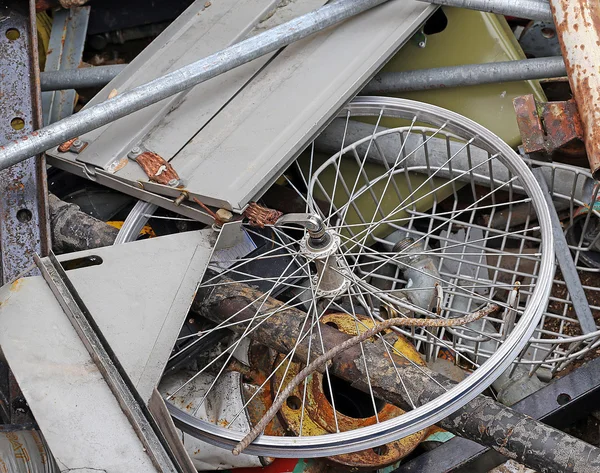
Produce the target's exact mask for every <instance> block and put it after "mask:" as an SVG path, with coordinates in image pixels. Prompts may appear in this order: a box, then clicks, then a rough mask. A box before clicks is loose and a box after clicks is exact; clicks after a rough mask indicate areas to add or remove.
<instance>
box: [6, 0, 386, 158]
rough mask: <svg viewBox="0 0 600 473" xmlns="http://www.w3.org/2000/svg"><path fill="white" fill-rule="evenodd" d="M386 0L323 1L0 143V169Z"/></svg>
mask: <svg viewBox="0 0 600 473" xmlns="http://www.w3.org/2000/svg"><path fill="white" fill-rule="evenodd" d="M386 1H387V0H339V1H337V2H333V3H330V4H327V5H325V6H323V7H321V8H319V9H317V10H315V11H313V12H310V13H307V14H306V15H302V16H299V17H298V18H295V19H293V20H291V21H288V22H286V23H283V24H281V25H279V26H277V27H275V28H271V29H270V30H268V31H265V32H264V33H261V34H258V35H256V36H253V37H251V38H248V39H246V40H244V41H241V42H239V43H237V44H234V45H232V46H229V47H227V48H225V49H223V50H221V51H219V52H217V53H215V54H212V55H210V56H208V57H206V58H204V59H200V60H199V61H196V62H194V63H192V64H190V65H188V66H184V67H182V68H181V69H178V70H176V71H173V72H171V73H169V74H166V75H165V76H163V77H159V78H158V79H155V80H153V81H150V82H148V83H146V84H143V85H141V86H138V87H135V88H133V89H131V90H128V91H126V92H123V93H121V94H119V95H117V96H116V97H114V98H112V99H109V100H107V101H106V102H102V103H100V104H98V105H95V106H93V107H90V108H88V109H85V110H82V111H81V112H79V113H76V114H75V115H72V116H70V117H68V118H65V119H64V120H60V121H58V122H56V123H53V124H52V125H49V126H47V127H44V128H42V129H40V130H38V131H35V132H33V133H31V134H29V135H27V136H24V137H22V138H20V139H19V140H14V141H12V142H10V143H7V144H5V145H4V146H0V169H6V168H7V167H9V166H12V165H13V164H16V163H18V162H20V161H23V160H24V159H27V158H28V157H30V156H34V155H36V154H38V153H41V152H43V151H46V150H48V149H50V148H52V147H53V146H57V145H59V144H60V143H62V142H64V141H66V140H68V139H71V138H73V137H76V136H79V135H81V134H83V133H86V132H88V131H91V130H94V129H96V128H99V127H101V126H103V125H106V124H108V123H110V122H113V121H115V120H117V119H118V118H121V117H124V116H126V115H129V114H130V113H133V112H135V111H137V110H140V109H142V108H144V107H147V106H148V105H150V104H153V103H156V102H160V101H161V100H163V99H165V98H167V97H170V96H172V95H175V94H177V93H179V92H183V91H184V90H187V89H189V88H191V87H193V86H195V85H198V84H200V83H202V82H205V81H207V80H209V79H212V78H213V77H216V76H218V75H220V74H223V73H225V72H227V71H230V70H231V69H234V68H236V67H238V66H241V65H242V64H246V63H248V62H250V61H252V60H253V59H256V58H258V57H261V56H264V55H265V54H268V53H270V52H273V51H276V50H277V49H279V48H282V47H283V46H287V45H288V44H291V43H293V42H295V41H299V40H301V39H303V38H306V37H307V36H310V35H311V34H313V33H316V32H318V31H321V30H323V29H325V28H327V27H329V26H332V25H334V24H336V23H339V22H341V21H343V20H346V19H348V18H350V17H352V16H355V15H357V14H359V13H362V12H364V11H366V10H369V9H370V8H373V7H375V6H377V5H380V4H382V3H385V2H386Z"/></svg>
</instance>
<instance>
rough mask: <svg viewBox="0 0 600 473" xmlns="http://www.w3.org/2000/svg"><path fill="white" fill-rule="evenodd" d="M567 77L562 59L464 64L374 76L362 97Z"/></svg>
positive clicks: (558, 57)
mask: <svg viewBox="0 0 600 473" xmlns="http://www.w3.org/2000/svg"><path fill="white" fill-rule="evenodd" d="M566 75H567V69H566V68H565V63H564V61H563V58H562V57H560V56H556V57H544V58H537V59H523V60H520V61H502V62H492V63H487V64H465V65H462V66H449V67H435V68H432V69H421V70H416V71H406V72H385V73H382V74H379V75H377V76H375V77H374V78H373V80H371V82H369V83H368V84H367V85H366V86H365V88H364V89H363V90H362V92H361V95H385V94H397V93H400V92H413V91H417V90H430V89H441V88H448V87H464V86H468V85H481V84H496V83H499V82H514V81H521V80H534V79H550V78H553V77H564V76H566Z"/></svg>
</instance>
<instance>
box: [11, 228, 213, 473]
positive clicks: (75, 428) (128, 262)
mask: <svg viewBox="0 0 600 473" xmlns="http://www.w3.org/2000/svg"><path fill="white" fill-rule="evenodd" d="M213 246H214V231H213V230H212V229H207V230H201V231H193V232H185V233H179V234H175V235H168V236H164V237H161V238H155V239H149V240H144V241H140V242H135V243H131V244H129V245H126V246H123V245H119V246H109V247H104V248H96V249H93V250H86V251H81V252H78V253H70V254H68V255H61V256H60V257H59V258H58V259H59V260H60V262H61V263H60V264H61V265H62V266H63V267H64V268H65V271H67V275H68V278H69V280H70V281H71V283H72V284H73V286H74V287H75V290H76V291H77V293H78V294H79V296H80V298H81V299H82V300H83V301H84V302H85V306H86V307H87V308H88V309H89V310H90V312H91V313H92V315H93V320H94V323H95V325H96V326H97V327H98V328H99V331H100V333H101V334H102V336H100V338H101V339H102V337H104V339H106V341H107V342H108V343H109V344H110V350H109V352H110V351H112V352H113V353H114V355H115V357H116V358H117V359H118V361H119V362H120V364H121V366H122V367H123V369H124V370H125V372H126V374H127V376H128V377H129V379H130V380H131V382H132V383H133V386H134V388H135V391H137V393H138V394H139V398H137V399H140V398H141V401H142V402H143V403H147V405H148V409H149V411H150V413H151V414H152V416H153V417H154V418H155V421H156V422H157V424H158V426H159V427H160V428H161V430H162V431H163V433H164V434H165V437H166V438H165V440H166V442H167V444H168V445H169V447H170V448H171V450H172V451H173V452H174V456H175V458H177V462H178V464H179V465H180V466H182V469H183V470H184V471H186V472H189V471H192V470H193V469H192V470H190V468H187V469H186V468H184V466H185V464H186V458H187V457H186V455H185V454H184V453H185V452H181V450H182V449H181V448H180V446H179V453H178V452H177V447H178V445H177V442H175V440H177V441H179V440H178V439H177V434H176V433H175V432H174V428H173V426H172V424H171V426H170V428H169V425H168V424H170V420H169V418H168V415H167V414H166V412H167V411H166V407H165V406H164V403H163V402H162V399H161V398H160V396H158V398H157V392H156V389H155V387H156V385H157V384H158V382H159V380H160V377H161V374H162V372H163V370H164V367H165V364H166V362H167V358H168V356H169V353H170V352H171V350H172V347H173V344H174V343H175V341H176V339H177V336H178V335H179V331H180V329H181V326H182V324H183V321H184V320H185V318H186V316H187V314H188V311H189V307H190V304H191V302H192V300H193V296H194V293H195V291H196V288H197V285H198V282H199V281H200V279H201V278H202V274H204V270H205V268H206V265H207V263H208V261H209V257H210V254H211V253H212V251H213ZM131 268H136V271H137V272H134V273H131V271H130V270H131ZM139 274H144V278H140V277H139ZM115 275H118V276H115ZM148 280H151V281H152V282H153V284H152V285H148V284H147V281H148ZM0 298H1V299H2V304H0V326H1V327H2V328H1V329H0V344H1V345H2V349H3V354H4V355H5V358H6V361H7V362H8V363H9V364H10V367H11V369H12V370H13V371H14V373H15V376H16V378H17V379H18V380H19V383H21V385H22V387H23V393H24V396H25V398H26V399H27V402H28V405H29V406H30V408H31V411H32V412H33V414H34V415H35V416H36V420H37V423H38V425H39V428H40V429H41V430H42V431H43V432H44V436H45V438H46V440H47V441H48V444H49V446H50V448H51V450H52V453H53V455H54V457H55V458H56V461H57V463H58V464H59V465H61V468H63V469H69V468H70V469H77V468H78V467H87V468H90V469H94V468H96V469H98V468H103V469H110V468H113V467H116V466H120V467H121V468H126V469H128V471H155V468H156V467H154V466H153V464H152V462H151V460H150V457H149V456H148V455H147V454H146V453H145V451H144V446H143V444H142V443H141V441H140V439H139V437H138V435H137V434H136V432H135V431H134V429H133V427H132V426H131V423H130V421H129V419H128V418H127V417H126V416H125V414H124V412H123V410H122V408H121V406H120V405H119V404H118V402H117V399H116V397H115V395H114V394H113V393H112V391H111V389H110V388H109V386H108V384H107V380H105V379H104V378H103V376H102V375H101V372H100V371H99V369H98V368H97V367H96V365H95V362H94V360H93V358H92V357H91V356H90V354H89V352H88V350H87V349H86V346H85V345H84V343H83V341H82V340H81V339H80V337H79V336H78V334H77V332H76V331H75V329H74V328H73V326H72V324H71V322H70V321H69V319H68V316H67V314H65V311H64V310H63V308H62V307H61V305H60V304H59V301H58V300H57V298H56V297H55V295H54V294H53V293H52V291H51V289H50V286H49V285H48V284H47V283H46V281H45V280H44V279H43V278H42V277H40V276H37V277H24V278H21V279H19V280H17V281H16V282H15V283H14V284H12V285H5V286H3V287H2V288H0ZM40 313H44V317H43V318H42V319H40V318H39V314H40ZM125 314H126V316H124V315H125ZM123 324H126V325H125V326H124V325H123ZM23 325H25V326H27V327H28V328H29V329H28V330H27V331H23V330H22V326H23ZM132 334H134V336H133V337H132ZM41 353H43V355H41ZM40 359H43V360H44V362H43V363H40ZM49 373H51V374H52V376H49ZM40 383H41V384H40ZM140 409H141V408H140ZM123 449H126V450H127V451H128V455H127V456H125V457H123V456H122V455H121V453H120V452H122V451H123ZM189 463H190V462H189V458H187V464H188V466H189Z"/></svg>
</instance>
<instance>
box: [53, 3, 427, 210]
mask: <svg viewBox="0 0 600 473" xmlns="http://www.w3.org/2000/svg"><path fill="white" fill-rule="evenodd" d="M229 1H233V0H229ZM239 1H242V0H239ZM283 3H284V4H286V2H283ZM319 3H322V0H310V2H299V1H297V2H293V1H292V2H287V5H288V6H287V7H286V8H279V9H277V10H276V11H275V14H274V15H273V18H272V19H269V20H267V21H265V22H263V23H261V24H259V25H258V26H257V29H256V31H258V30H260V28H266V27H269V26H271V25H270V24H269V22H275V23H277V24H279V23H281V22H283V21H285V20H286V19H288V18H286V15H288V16H289V15H290V14H291V13H290V12H294V13H302V12H303V11H302V10H299V8H306V9H307V10H310V8H308V6H310V7H311V8H312V7H314V6H318V4H319ZM309 4H310V5H309ZM292 7H293V8H292ZM211 8H212V7H211ZM435 8H436V7H433V6H429V5H426V4H423V3H419V2H416V1H412V0H411V1H403V2H390V3H389V4H386V5H383V6H380V7H378V8H376V9H374V10H372V11H369V12H367V13H364V14H362V15H360V16H359V17H357V18H353V19H352V20H349V21H347V22H345V23H344V24H342V25H341V26H338V27H336V28H331V29H329V30H326V31H325V32H323V33H321V34H319V35H316V36H315V37H313V38H309V39H307V40H304V41H301V42H299V43H297V44H294V45H292V46H289V47H288V48H286V49H285V50H284V51H283V52H281V53H280V54H279V55H278V56H276V57H275V58H274V59H272V60H271V62H269V63H268V64H267V65H266V67H264V68H262V69H260V67H254V64H255V62H256V61H255V62H253V63H250V64H248V65H246V67H247V69H243V68H240V69H237V70H234V71H231V72H230V73H228V74H231V75H229V76H228V74H224V75H223V76H220V77H219V78H218V79H213V80H212V81H208V82H207V83H205V84H201V85H200V86H198V87H196V88H195V89H192V91H191V92H190V93H188V95H186V96H185V97H184V98H183V99H182V100H179V99H177V101H176V105H177V106H176V107H175V108H173V109H172V110H171V111H170V113H168V114H167V115H166V116H164V114H163V112H164V111H165V110H167V109H169V107H167V108H162V109H161V113H160V114H157V115H155V116H154V115H152V116H150V117H147V116H146V115H144V116H145V117H147V120H146V121H144V122H142V123H140V122H139V121H138V120H137V118H135V117H136V116H137V114H140V113H142V111H140V112H136V114H133V115H130V116H128V117H126V118H123V119H121V120H118V121H117V122H115V123H114V124H113V125H110V126H109V127H105V128H104V129H100V130H97V131H95V132H91V133H88V134H86V135H84V136H83V137H82V139H84V140H85V141H91V144H90V146H88V147H87V148H86V149H85V150H84V151H83V152H82V153H80V154H79V155H75V154H74V153H65V154H60V153H56V151H51V152H50V153H49V154H50V155H51V156H53V157H54V158H55V160H54V161H58V160H59V161H60V164H58V163H55V164H58V165H59V166H61V167H64V168H67V169H69V168H71V169H72V170H74V171H75V172H78V173H83V174H88V175H89V177H90V178H92V179H95V178H100V176H101V175H102V174H103V173H114V174H113V176H114V177H115V179H114V180H112V181H111V180H109V179H104V180H105V182H107V183H108V185H111V186H112V187H115V188H118V189H119V190H121V191H124V192H128V193H130V194H134V193H137V194H139V189H140V186H142V187H143V188H144V189H146V190H149V191H152V192H156V193H157V194H162V195H165V196H168V197H171V198H172V199H175V198H176V197H177V196H178V195H179V193H180V190H177V189H173V188H168V187H165V186H160V185H157V184H154V183H151V182H148V181H147V177H146V176H145V175H144V173H143V172H142V171H141V169H140V168H139V167H138V166H136V165H135V164H134V163H132V162H130V163H127V162H126V160H125V161H121V163H123V162H125V163H126V165H124V167H120V169H117V168H116V167H115V163H118V162H120V160H121V159H123V158H124V156H125V155H126V153H127V151H128V150H129V149H130V148H131V147H132V146H133V145H139V144H142V145H143V146H144V147H146V148H147V149H149V150H151V151H154V152H157V153H158V154H160V155H161V156H163V157H165V158H166V159H169V158H171V157H172V156H173V155H174V154H176V153H177V154H176V156H175V158H173V159H172V160H171V161H172V163H173V165H174V166H175V169H176V170H177V171H178V173H179V175H180V177H182V179H183V182H184V185H185V186H186V187H187V190H188V191H189V193H190V194H191V195H192V196H196V197H200V198H201V199H202V200H204V201H205V203H207V204H212V205H215V206H218V207H226V208H231V209H234V210H237V211H241V210H242V209H243V208H244V206H245V205H246V204H247V202H248V201H249V200H250V199H253V198H255V197H257V196H258V195H259V194H260V193H261V192H262V190H263V189H264V188H265V187H266V186H268V185H269V183H270V182H272V181H273V180H274V179H275V178H276V177H277V176H278V175H279V173H281V172H282V171H283V169H284V168H285V166H287V165H288V164H289V162H290V161H291V160H292V159H293V158H294V157H295V156H296V155H297V154H298V153H299V152H300V151H301V150H302V148H303V147H304V146H306V144H307V143H308V142H309V141H310V139H311V138H312V137H314V135H315V134H317V133H318V131H319V130H320V129H321V128H323V127H324V126H325V125H326V124H327V122H328V121H329V120H330V119H331V118H332V117H333V116H334V114H335V113H336V111H337V110H338V109H339V108H340V107H341V106H342V105H343V103H344V102H346V101H347V100H349V99H350V98H351V97H352V96H353V95H354V94H355V93H356V92H357V91H358V90H360V88H361V87H362V86H363V85H364V83H365V82H366V81H367V80H368V79H369V78H370V77H371V76H372V75H373V74H374V73H375V72H376V71H377V69H378V68H379V67H381V66H382V65H383V63H384V62H385V61H386V60H387V59H389V57H390V56H391V55H392V54H393V53H394V52H395V51H396V50H397V49H398V48H399V47H400V46H401V45H402V44H403V43H404V42H405V41H406V40H407V39H408V38H409V37H410V36H411V35H412V33H413V32H414V31H415V30H416V29H417V28H418V27H419V26H420V25H421V24H422V23H423V22H424V21H425V19H426V18H427V17H428V16H429V15H430V14H431V13H432V12H433V11H434V10H435ZM205 13H206V11H203V12H202V15H204V14H205ZM184 15H186V14H184ZM202 15H200V16H199V18H200V19H201V18H202ZM182 21H183V20H182ZM190 21H191V20H190ZM198 21H200V20H198ZM242 23H243V22H240V21H239V20H238V26H239V27H241V25H242ZM182 25H183V23H182ZM189 28H191V26H189ZM183 29H185V28H183ZM165 33H168V35H167V36H168V37H167V40H163V41H162V43H161V42H159V41H155V43H156V44H155V43H153V46H151V47H152V48H153V54H154V56H153V57H152V58H148V57H146V58H143V59H144V60H145V61H147V62H150V63H152V64H154V62H155V61H157V60H158V59H157V57H159V56H160V51H161V49H160V44H163V47H164V48H165V49H169V50H170V49H171V48H173V47H174V46H173V45H174V44H175V39H176V38H175V37H174V36H173V32H172V31H170V29H168V30H167V31H166V32H165ZM241 34H242V33H240V35H241ZM169 35H171V36H169ZM159 39H160V38H159ZM165 41H167V42H166V43H165ZM170 42H172V43H173V45H171V43H170ZM183 47H185V46H183ZM181 48H182V46H181V45H179V48H178V49H177V50H178V51H180V49H181ZM161 64H162V63H161ZM159 66H160V64H158V63H157V64H155V68H158V67H159ZM250 66H253V67H252V68H251V67H250ZM129 67H130V68H133V67H136V68H142V67H147V66H146V62H142V64H137V65H136V63H135V61H134V63H132V65H131V66H129ZM259 69H260V71H259ZM153 73H154V72H153ZM252 74H255V76H254V77H251V76H252ZM142 75H144V74H142ZM125 76H126V74H123V73H122V74H120V75H119V76H117V78H116V79H115V80H114V81H113V82H112V83H111V84H109V85H108V86H107V87H106V88H105V89H104V91H103V92H102V93H101V94H100V97H99V99H105V98H106V97H107V96H108V94H109V92H110V90H112V88H116V89H117V91H119V90H120V86H119V84H122V86H123V87H125V88H127V87H129V85H128V83H127V82H126V81H125V82H123V81H124V77H125ZM138 76H139V74H138V73H136V75H135V77H138ZM150 77H151V76H149V75H148V74H145V75H144V79H145V80H147V79H149V78H150ZM152 77H153V76H152ZM250 79H252V80H251V81H250V82H249V83H248V82H247V81H248V80H250ZM236 92H237V95H236ZM172 105H175V102H173V104H172ZM148 110H153V109H152V107H150V108H149V109H148ZM146 112H147V111H146ZM217 112H218V113H217ZM214 114H216V115H214ZM150 122H151V123H152V127H151V126H150V125H148V123H150ZM140 130H141V131H140ZM148 131H149V133H148V134H147V135H146V132H148ZM194 134H196V136H194ZM143 135H146V137H145V139H144V140H142V141H141V142H140V139H141V137H142V136H143ZM192 138H193V139H192ZM190 140H191V141H190ZM180 149H181V151H179V150H180ZM75 157H77V159H78V160H79V161H75ZM84 161H85V162H87V163H95V164H96V165H101V166H104V168H105V170H102V169H99V168H96V169H93V167H92V166H86V167H83V166H82V165H81V163H82V162H84ZM77 164H79V166H78V165H77ZM235 179H237V181H236V180H235ZM138 181H139V182H138ZM141 198H144V197H143V196H142V197H141ZM164 202H165V201H163V204H164ZM157 203H158V202H157ZM159 205H162V204H161V203H159ZM196 218H199V219H201V220H205V218H204V216H202V215H197V216H196Z"/></svg>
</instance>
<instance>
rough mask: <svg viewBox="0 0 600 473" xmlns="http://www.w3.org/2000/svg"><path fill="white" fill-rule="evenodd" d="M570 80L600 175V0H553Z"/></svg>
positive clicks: (595, 169)
mask: <svg viewBox="0 0 600 473" xmlns="http://www.w3.org/2000/svg"><path fill="white" fill-rule="evenodd" d="M550 4H551V5H552V11H553V13H554V23H555V25H556V32H557V33H558V40H559V42H560V48H561V50H562V53H563V56H564V58H565V64H566V65H567V73H568V75H569V83H570V84H571V90H572V92H573V97H574V98H575V101H576V102H577V109H578V110H579V116H580V117H581V122H582V124H583V130H584V139H583V141H584V142H585V149H586V151H587V155H588V160H589V162H590V169H591V171H592V175H593V176H594V177H595V178H596V179H598V178H600V109H599V108H598V103H599V102H600V79H599V77H598V64H600V48H598V45H600V21H598V18H600V3H599V2H597V1H596V2H591V1H588V0H551V1H550Z"/></svg>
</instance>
